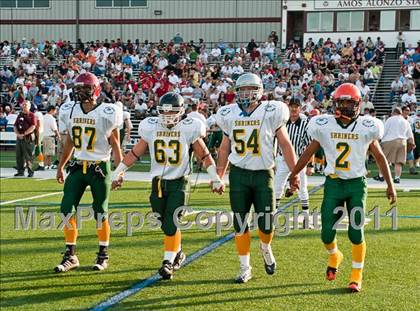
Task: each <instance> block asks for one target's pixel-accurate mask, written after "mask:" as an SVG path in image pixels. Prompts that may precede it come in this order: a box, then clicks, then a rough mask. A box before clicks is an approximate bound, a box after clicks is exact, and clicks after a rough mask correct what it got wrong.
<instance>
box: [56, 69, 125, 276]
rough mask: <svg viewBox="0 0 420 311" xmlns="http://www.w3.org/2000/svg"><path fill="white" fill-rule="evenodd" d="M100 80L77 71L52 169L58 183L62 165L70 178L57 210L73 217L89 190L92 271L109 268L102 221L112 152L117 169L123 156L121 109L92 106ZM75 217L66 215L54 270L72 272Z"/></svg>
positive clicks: (106, 233) (64, 109) (74, 265)
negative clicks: (94, 240) (94, 250)
mask: <svg viewBox="0 0 420 311" xmlns="http://www.w3.org/2000/svg"><path fill="white" fill-rule="evenodd" d="M100 90H101V88H100V85H99V81H98V79H97V78H96V76H94V75H93V74H91V73H82V74H80V75H79V76H78V77H77V78H76V80H75V95H76V97H77V102H76V103H67V104H64V105H63V106H62V107H61V108H60V122H61V124H64V125H65V127H66V130H67V133H68V134H67V137H66V142H65V145H64V151H63V155H62V157H61V159H60V163H59V166H58V168H57V180H58V182H59V183H63V182H64V171H63V170H64V166H65V165H66V163H67V162H68V161H69V160H70V157H71V155H72V153H73V152H74V155H73V160H72V161H71V162H70V164H69V166H68V173H69V175H68V176H67V178H66V181H65V184H64V196H63V199H62V201H61V212H62V213H63V214H64V215H65V216H68V215H73V214H74V213H75V211H76V209H77V206H78V205H79V202H80V199H81V198H82V196H83V193H84V192H85V189H86V187H87V186H90V190H91V192H92V197H93V203H92V207H93V210H94V216H95V219H96V221H97V222H98V227H97V228H98V229H97V234H98V240H99V252H98V256H97V259H96V263H95V265H94V267H93V268H94V269H95V270H103V269H105V268H106V267H107V266H108V254H107V249H108V244H109V237H110V228H109V223H108V219H107V211H108V198H109V192H110V190H111V180H110V173H111V167H110V166H111V164H110V157H111V149H112V151H113V154H114V160H115V163H116V164H117V165H118V164H119V162H120V161H121V158H122V154H121V149H120V143H119V126H120V125H121V124H122V110H121V109H120V108H119V107H118V106H117V105H114V104H104V103H103V104H100V105H97V104H96V98H97V96H98V95H99V93H100ZM76 219H77V217H75V216H71V218H70V220H69V221H68V223H69V224H68V225H67V226H64V235H65V240H66V251H65V253H64V257H63V260H62V262H61V263H60V264H59V265H57V267H56V268H55V271H56V272H66V271H68V270H71V269H74V268H77V267H78V266H79V260H78V259H77V256H76V255H75V248H76V239H77V223H76Z"/></svg>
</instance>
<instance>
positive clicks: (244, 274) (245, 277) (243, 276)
mask: <svg viewBox="0 0 420 311" xmlns="http://www.w3.org/2000/svg"><path fill="white" fill-rule="evenodd" d="M251 269H252V268H251V266H249V267H244V266H241V268H240V270H239V274H238V276H237V277H236V279H235V283H240V284H241V283H246V282H248V281H249V280H250V279H252V274H251Z"/></svg>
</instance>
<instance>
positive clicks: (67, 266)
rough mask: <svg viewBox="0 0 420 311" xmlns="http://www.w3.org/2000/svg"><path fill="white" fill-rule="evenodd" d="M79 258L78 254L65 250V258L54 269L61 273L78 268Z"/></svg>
mask: <svg viewBox="0 0 420 311" xmlns="http://www.w3.org/2000/svg"><path fill="white" fill-rule="evenodd" d="M79 266H80V264H79V259H78V258H77V256H76V255H70V253H69V252H65V253H64V256H63V260H61V263H60V264H58V265H57V266H56V267H55V268H54V271H55V272H57V273H59V272H67V271H69V270H72V269H76V268H77V267H79Z"/></svg>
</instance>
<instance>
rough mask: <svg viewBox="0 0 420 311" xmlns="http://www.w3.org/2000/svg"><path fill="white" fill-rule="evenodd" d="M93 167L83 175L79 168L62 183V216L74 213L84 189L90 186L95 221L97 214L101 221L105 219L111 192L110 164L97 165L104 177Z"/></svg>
mask: <svg viewBox="0 0 420 311" xmlns="http://www.w3.org/2000/svg"><path fill="white" fill-rule="evenodd" d="M95 167H96V165H90V166H89V167H88V168H87V171H86V174H84V173H83V169H82V167H81V166H79V167H77V168H75V169H74V170H73V171H71V172H70V174H69V175H68V176H67V178H66V182H65V183H64V196H63V199H62V200H61V213H63V214H64V215H67V214H69V213H72V214H73V213H75V212H76V210H77V206H78V205H79V202H80V199H81V198H82V196H83V193H84V192H85V190H86V187H87V186H90V191H91V193H92V197H93V202H92V208H93V211H94V215H95V219H97V216H98V214H99V213H100V214H101V215H102V218H103V219H105V218H106V217H107V213H108V201H109V193H110V191H111V162H110V161H108V162H101V163H100V164H98V167H99V168H100V169H101V170H102V173H103V174H104V176H101V175H100V174H99V173H98V172H96V171H95ZM103 219H102V220H103Z"/></svg>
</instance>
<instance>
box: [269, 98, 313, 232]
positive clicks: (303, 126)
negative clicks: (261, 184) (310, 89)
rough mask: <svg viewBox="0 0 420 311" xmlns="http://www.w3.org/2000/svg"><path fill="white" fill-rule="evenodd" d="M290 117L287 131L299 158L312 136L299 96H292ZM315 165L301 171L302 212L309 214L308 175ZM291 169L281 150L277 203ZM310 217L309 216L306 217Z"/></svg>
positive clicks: (276, 181)
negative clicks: (310, 135) (309, 132)
mask: <svg viewBox="0 0 420 311" xmlns="http://www.w3.org/2000/svg"><path fill="white" fill-rule="evenodd" d="M289 111H290V119H289V121H288V122H287V125H286V127H287V132H288V133H289V137H290V141H291V142H292V145H293V147H294V148H295V152H296V155H297V157H298V158H299V157H300V156H301V155H302V153H303V151H304V150H305V149H306V147H307V146H308V145H309V143H310V137H309V136H308V131H307V129H308V123H309V120H308V119H307V118H306V116H305V115H303V114H301V101H300V99H299V98H296V97H292V98H291V99H290V102H289ZM312 173H313V166H312V164H310V165H308V167H307V168H306V170H305V169H303V170H302V171H301V172H300V188H299V192H298V196H299V199H300V202H301V205H302V212H303V213H304V214H308V210H309V194H308V179H307V175H309V176H310V175H312ZM289 175H290V171H289V168H288V167H287V164H286V161H285V160H284V158H283V156H282V154H281V150H280V151H279V153H278V155H277V157H276V176H275V191H276V202H277V205H278V204H279V201H280V199H281V197H282V196H283V194H284V189H285V187H286V183H287V179H288V178H289ZM304 216H305V215H304ZM304 219H305V220H306V219H308V217H306V216H305V217H304ZM308 227H309V226H308V221H304V228H308Z"/></svg>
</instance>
